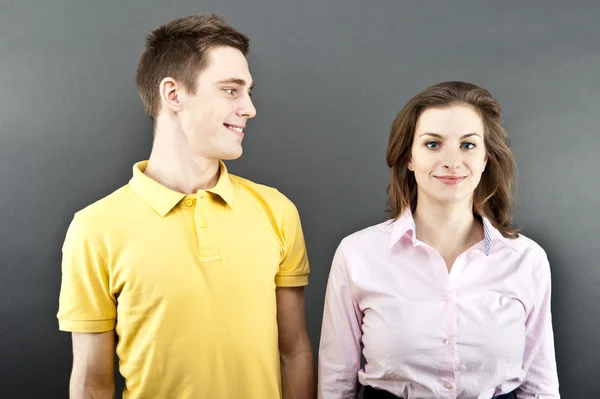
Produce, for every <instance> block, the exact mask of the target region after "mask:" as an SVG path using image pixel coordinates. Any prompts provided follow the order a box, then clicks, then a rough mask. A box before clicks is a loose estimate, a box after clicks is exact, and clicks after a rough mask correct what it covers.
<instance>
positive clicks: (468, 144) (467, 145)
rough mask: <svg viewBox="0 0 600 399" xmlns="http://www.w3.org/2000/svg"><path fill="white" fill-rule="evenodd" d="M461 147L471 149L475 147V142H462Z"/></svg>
mask: <svg viewBox="0 0 600 399" xmlns="http://www.w3.org/2000/svg"><path fill="white" fill-rule="evenodd" d="M462 148H464V149H465V150H472V149H473V148H475V144H473V143H463V144H462Z"/></svg>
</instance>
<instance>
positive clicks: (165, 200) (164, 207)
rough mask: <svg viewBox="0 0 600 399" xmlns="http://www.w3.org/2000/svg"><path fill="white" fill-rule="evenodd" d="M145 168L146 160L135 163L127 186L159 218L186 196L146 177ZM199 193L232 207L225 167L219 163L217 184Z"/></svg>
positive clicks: (231, 190) (231, 194) (229, 185)
mask: <svg viewBox="0 0 600 399" xmlns="http://www.w3.org/2000/svg"><path fill="white" fill-rule="evenodd" d="M147 166H148V161H147V160H145V161H140V162H137V163H136V164H135V165H133V176H132V178H131V180H129V185H130V186H131V188H132V189H133V191H134V192H135V193H136V194H137V196H138V197H140V198H141V200H142V201H144V202H145V203H146V204H147V205H148V206H149V207H151V208H152V209H154V211H155V212H156V213H158V214H159V215H160V216H163V217H164V216H166V215H167V214H168V213H169V212H170V211H171V210H172V209H173V208H174V207H175V206H176V205H177V204H178V203H179V202H180V201H181V200H182V199H183V198H185V197H186V194H184V193H180V192H177V191H173V190H171V189H170V188H167V187H165V186H163V185H162V184H160V183H158V182H157V181H155V180H152V179H151V178H150V177H148V176H146V175H145V174H144V170H146V167H147ZM199 191H207V192H210V193H213V194H216V195H218V196H220V197H221V198H222V199H223V200H224V201H225V202H226V203H227V204H228V205H229V206H230V207H231V206H233V185H232V183H231V179H230V178H229V174H228V173H227V167H226V166H225V164H224V163H223V162H222V161H219V180H218V181H217V184H216V185H215V186H214V187H213V188H211V189H207V190H199Z"/></svg>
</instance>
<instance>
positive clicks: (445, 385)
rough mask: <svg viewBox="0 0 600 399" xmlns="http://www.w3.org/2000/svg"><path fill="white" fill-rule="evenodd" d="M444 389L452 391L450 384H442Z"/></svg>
mask: <svg viewBox="0 0 600 399" xmlns="http://www.w3.org/2000/svg"><path fill="white" fill-rule="evenodd" d="M444 388H446V389H452V384H448V383H445V384H444Z"/></svg>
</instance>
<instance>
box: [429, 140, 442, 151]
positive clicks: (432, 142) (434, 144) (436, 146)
mask: <svg viewBox="0 0 600 399" xmlns="http://www.w3.org/2000/svg"><path fill="white" fill-rule="evenodd" d="M425 145H426V146H427V148H429V149H432V150H435V149H437V148H439V146H440V145H439V143H436V142H435V141H430V142H429V143H427V144H425Z"/></svg>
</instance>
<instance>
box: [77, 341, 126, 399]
mask: <svg viewBox="0 0 600 399" xmlns="http://www.w3.org/2000/svg"><path fill="white" fill-rule="evenodd" d="M72 338H73V371H72V373H71V384H70V396H69V397H70V399H113V398H114V397H115V374H114V372H115V371H114V366H115V331H114V330H111V331H108V332H103V333H73V334H72Z"/></svg>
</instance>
